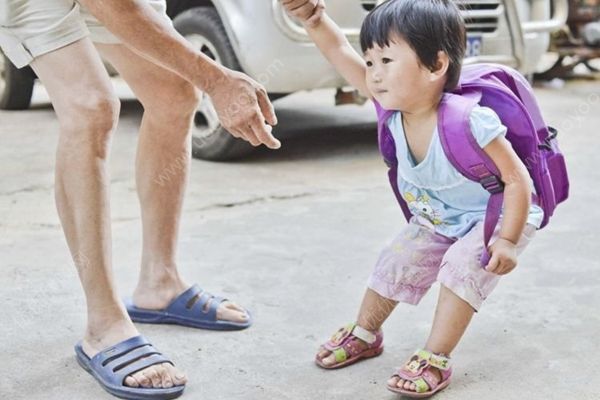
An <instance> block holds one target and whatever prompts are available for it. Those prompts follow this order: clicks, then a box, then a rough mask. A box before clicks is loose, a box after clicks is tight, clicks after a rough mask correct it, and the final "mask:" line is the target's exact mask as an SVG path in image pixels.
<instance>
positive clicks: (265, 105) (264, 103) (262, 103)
mask: <svg viewBox="0 0 600 400" xmlns="http://www.w3.org/2000/svg"><path fill="white" fill-rule="evenodd" d="M256 95H257V98H258V107H259V108H260V111H261V112H262V115H263V117H264V119H265V121H267V123H268V124H269V125H272V126H274V125H277V115H275V107H273V103H271V100H269V95H268V94H267V91H266V90H264V89H261V90H259V91H258V92H257V93H256Z"/></svg>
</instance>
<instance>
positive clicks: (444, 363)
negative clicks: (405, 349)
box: [411, 349, 450, 371]
mask: <svg viewBox="0 0 600 400" xmlns="http://www.w3.org/2000/svg"><path fill="white" fill-rule="evenodd" d="M413 360H416V361H417V362H418V363H422V362H423V361H425V362H426V365H423V367H422V368H421V369H424V368H425V367H426V366H428V365H431V366H432V367H434V368H437V369H440V370H443V371H446V370H448V369H450V358H449V357H446V356H444V355H442V354H435V353H432V352H431V351H428V350H425V349H418V350H417V351H415V353H414V354H413V356H412V358H411V361H413Z"/></svg>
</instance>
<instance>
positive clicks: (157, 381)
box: [144, 367, 162, 388]
mask: <svg viewBox="0 0 600 400" xmlns="http://www.w3.org/2000/svg"><path fill="white" fill-rule="evenodd" d="M144 375H145V376H147V377H148V378H149V379H150V381H151V382H152V387H155V388H159V387H160V386H161V384H162V379H161V377H160V375H159V374H158V372H157V370H156V367H149V368H146V369H145V370H144Z"/></svg>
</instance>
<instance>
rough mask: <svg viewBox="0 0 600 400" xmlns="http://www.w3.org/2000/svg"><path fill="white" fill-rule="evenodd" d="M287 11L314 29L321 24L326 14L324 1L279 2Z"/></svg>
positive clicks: (294, 0) (288, 0)
mask: <svg viewBox="0 0 600 400" xmlns="http://www.w3.org/2000/svg"><path fill="white" fill-rule="evenodd" d="M279 1H280V2H281V4H282V5H283V6H284V7H285V9H286V11H287V12H288V13H289V14H290V15H291V16H293V17H296V18H298V19H299V20H300V21H302V23H303V24H305V25H307V26H309V27H313V26H316V25H318V24H319V22H320V21H321V17H322V16H323V13H324V12H325V1H324V0H279Z"/></svg>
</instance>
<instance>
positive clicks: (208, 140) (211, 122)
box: [173, 7, 254, 161]
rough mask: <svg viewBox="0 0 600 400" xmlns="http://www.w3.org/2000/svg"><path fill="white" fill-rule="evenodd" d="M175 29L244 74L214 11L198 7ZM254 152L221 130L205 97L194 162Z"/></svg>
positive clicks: (198, 116)
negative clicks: (197, 159) (195, 160)
mask: <svg viewBox="0 0 600 400" xmlns="http://www.w3.org/2000/svg"><path fill="white" fill-rule="evenodd" d="M173 25H174V26H175V29H177V31H178V32H179V33H180V34H181V35H182V36H183V37H185V38H186V39H187V40H188V41H189V42H190V43H192V45H194V47H196V49H198V50H200V51H202V52H203V53H204V54H205V55H207V56H209V57H210V58H212V59H213V60H215V61H217V62H218V63H219V64H222V65H224V66H225V67H227V68H230V69H233V70H237V71H242V67H241V66H240V63H239V62H238V60H237V57H236V55H235V52H234V51H233V47H232V46H231V43H230V42H229V38H228V36H227V32H226V31H225V27H224V26H223V22H222V21H221V18H220V17H219V14H218V13H217V11H216V10H215V9H214V8H212V7H196V8H192V9H189V10H187V11H184V12H183V13H181V14H179V15H178V16H177V17H175V19H174V20H173ZM253 150H254V147H252V146H251V145H250V144H249V143H247V142H245V141H244V140H241V139H236V138H235V137H233V136H231V134H230V133H229V132H227V130H225V128H223V127H222V126H221V124H220V123H219V120H218V118H217V114H216V112H215V109H214V107H213V105H212V102H211V100H210V98H209V97H208V96H206V94H203V95H202V101H201V103H200V105H199V107H198V110H197V111H196V114H195V116H194V126H193V131H192V154H193V156H194V157H195V158H200V159H204V160H211V161H227V160H233V159H237V158H241V157H243V156H245V155H247V154H249V153H251V152H252V151H253Z"/></svg>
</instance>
